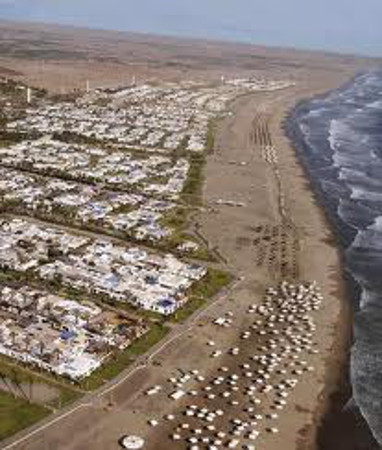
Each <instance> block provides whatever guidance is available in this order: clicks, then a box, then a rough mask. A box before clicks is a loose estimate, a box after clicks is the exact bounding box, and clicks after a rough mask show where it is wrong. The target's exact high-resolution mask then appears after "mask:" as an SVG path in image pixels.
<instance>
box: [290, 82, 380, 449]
mask: <svg viewBox="0 0 382 450" xmlns="http://www.w3.org/2000/svg"><path fill="white" fill-rule="evenodd" d="M355 78H356V76H353V77H352V78H351V79H350V80H348V81H345V82H344V83H342V84H341V86H339V87H337V88H335V89H330V90H328V91H326V92H325V93H322V94H318V95H314V96H312V97H310V98H304V99H301V100H299V101H298V102H296V105H295V106H294V107H292V108H290V109H289V110H288V111H287V112H286V115H285V119H284V121H283V123H282V128H283V131H284V133H285V136H286V137H287V139H288V140H289V142H290V144H291V147H292V148H293V150H294V152H295V156H296V159H297V161H298V163H299V164H300V166H301V167H302V170H303V172H304V176H305V178H306V180H307V182H308V184H309V188H310V190H311V192H312V193H313V196H314V202H315V204H316V206H317V208H319V209H320V210H321V212H322V215H323V218H324V221H325V225H326V227H327V228H328V230H330V235H331V239H332V240H333V244H332V245H333V246H334V247H335V248H336V251H337V252H338V256H339V259H340V264H339V267H338V274H337V282H338V285H339V292H338V294H337V295H338V298H339V300H340V306H341V310H340V314H339V317H338V321H337V322H338V329H336V337H335V339H334V340H333V346H332V352H331V354H330V355H329V357H328V359H327V361H326V374H325V381H324V389H323V391H322V392H321V394H320V397H321V398H320V401H319V403H318V404H317V408H316V410H315V412H314V417H313V423H312V426H311V427H309V428H310V430H309V431H308V432H307V435H306V438H305V442H303V443H302V444H301V445H300V446H298V450H359V449H360V448H362V449H365V450H366V449H367V450H378V449H380V446H379V445H378V444H377V442H376V441H375V439H374V438H373V436H372V433H371V430H370V429H369V427H368V425H367V423H366V421H365V419H364V418H363V416H362V414H361V412H360V411H359V409H358V407H357V405H356V404H355V402H354V400H353V398H352V385H351V380H350V378H351V373H350V370H351V368H350V355H351V348H352V345H353V339H354V337H353V335H354V314H355V312H356V311H357V308H358V303H357V302H358V301H359V292H360V286H359V285H358V284H357V282H356V281H355V280H354V278H353V277H352V275H351V273H350V272H348V270H347V268H346V263H345V255H344V251H345V250H346V247H345V245H344V241H346V240H347V238H346V237H344V236H341V235H340V231H339V228H340V226H339V223H338V222H336V220H335V218H334V217H333V216H332V214H331V211H330V207H328V205H327V204H325V199H324V198H323V197H322V193H321V191H320V189H319V186H318V184H317V182H316V180H315V179H314V177H313V176H312V174H311V172H310V168H309V166H308V164H307V159H308V158H309V157H308V156H306V155H304V149H303V147H304V146H305V143H304V142H302V141H301V139H299V137H297V136H296V135H295V129H294V128H295V127H296V125H297V124H296V122H294V120H295V119H294V117H293V116H294V113H295V111H296V109H297V108H298V107H299V106H301V105H304V104H305V103H307V102H309V101H310V100H312V99H317V98H320V97H325V96H326V95H329V94H330V93H331V92H334V91H337V90H340V89H342V88H343V87H344V86H347V85H348V84H350V83H352V82H353V80H354V79H355ZM356 438H358V442H355V439H356ZM360 441H361V442H362V443H361V442H360ZM360 443H361V445H362V447H358V445H357V444H360ZM365 444H366V447H364V445H365Z"/></svg>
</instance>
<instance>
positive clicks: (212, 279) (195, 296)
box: [172, 268, 233, 322]
mask: <svg viewBox="0 0 382 450" xmlns="http://www.w3.org/2000/svg"><path fill="white" fill-rule="evenodd" d="M232 280H233V276H232V275H231V274H229V273H227V272H224V271H222V270H218V269H211V268H209V269H208V272H207V275H206V276H205V277H204V278H203V279H202V280H201V281H199V282H198V283H196V284H195V285H194V286H193V287H192V288H191V289H190V291H189V300H188V302H187V303H186V305H185V306H184V307H183V308H181V309H180V310H179V311H177V312H176V313H175V314H174V316H173V318H172V320H173V321H174V322H184V321H185V320H186V319H188V318H189V317H190V316H191V315H192V314H193V313H194V312H195V311H197V310H198V309H199V308H201V307H202V306H204V305H205V304H206V303H207V302H208V301H209V300H210V299H211V298H212V297H214V296H215V295H216V294H217V293H218V292H219V291H220V290H221V289H222V288H224V287H226V286H228V285H229V283H231V281H232Z"/></svg>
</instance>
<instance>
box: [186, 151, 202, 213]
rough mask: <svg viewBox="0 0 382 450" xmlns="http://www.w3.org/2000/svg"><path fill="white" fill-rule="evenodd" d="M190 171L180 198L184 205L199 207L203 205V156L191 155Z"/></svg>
mask: <svg viewBox="0 0 382 450" xmlns="http://www.w3.org/2000/svg"><path fill="white" fill-rule="evenodd" d="M189 161H190V170H189V173H188V178H187V180H186V182H185V184H184V188H183V191H182V196H183V197H184V199H185V201H186V203H189V204H191V205H194V206H200V205H202V203H203V198H202V194H203V183H204V171H203V169H204V164H205V157H204V156H203V155H193V156H191V157H190V160H189Z"/></svg>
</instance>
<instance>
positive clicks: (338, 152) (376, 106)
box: [291, 70, 382, 444]
mask: <svg viewBox="0 0 382 450" xmlns="http://www.w3.org/2000/svg"><path fill="white" fill-rule="evenodd" d="M291 120H292V122H294V123H295V126H296V127H297V128H299V130H300V135H298V136H296V135H295V136H294V138H295V139H297V141H296V145H297V147H299V148H300V153H301V155H302V156H303V158H304V162H305V164H306V166H307V167H308V171H309V174H310V176H311V177H312V178H313V181H314V186H316V187H317V189H318V191H319V192H320V196H321V197H322V200H323V204H324V206H325V208H326V209H327V212H328V214H329V216H330V217H331V219H332V222H333V223H334V224H335V225H336V230H337V233H338V235H339V237H340V241H341V242H342V243H343V245H344V246H345V247H346V248H345V260H346V267H347V270H348V271H349V272H350V273H351V275H352V278H353V279H354V280H355V281H356V282H357V283H358V285H359V287H360V292H361V295H360V297H359V298H354V304H355V308H356V307H357V308H358V307H359V308H360V309H359V311H358V312H357V314H356V317H355V323H354V330H355V343H354V346H353V348H352V355H351V379H352V385H353V392H354V399H355V401H356V403H357V405H358V407H359V408H360V411H361V413H362V415H363V416H364V417H365V419H366V421H367V422H368V424H369V426H370V428H371V431H372V433H373V435H374V436H375V437H376V439H377V440H378V442H379V443H380V444H382V375H381V374H382V276H381V275H382V71H378V70H375V71H371V72H368V73H365V74H362V75H360V76H358V77H357V78H356V79H355V80H354V81H353V82H352V83H349V84H347V85H346V86H345V87H344V88H343V89H340V90H337V91H333V92H331V93H329V94H328V95H327V96H326V97H320V99H319V100H318V101H317V100H315V101H307V102H305V103H304V104H303V105H300V106H298V107H297V108H296V110H295V111H294V114H293V116H292V117H291ZM299 139H300V143H299V142H298V140H299ZM357 310H358V309H357Z"/></svg>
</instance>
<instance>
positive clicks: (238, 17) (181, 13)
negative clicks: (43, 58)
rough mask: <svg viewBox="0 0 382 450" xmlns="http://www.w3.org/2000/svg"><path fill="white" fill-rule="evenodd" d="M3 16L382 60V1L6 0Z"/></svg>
mask: <svg viewBox="0 0 382 450" xmlns="http://www.w3.org/2000/svg"><path fill="white" fill-rule="evenodd" d="M0 18H3V19H17V20H34V21H43V22H55V23H64V24H73V25H82V26H88V27H95V28H109V29H119V30H130V31H143V32H152V33H160V34H169V35H181V36H195V37H208V38H218V39H228V40H240V41H247V42H253V43H258V44H269V45H285V46H295V47H306V48H322V49H330V50H339V51H345V52H352V53H354V52H357V53H366V54H374V55H378V56H382V24H381V22H382V0H0Z"/></svg>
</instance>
